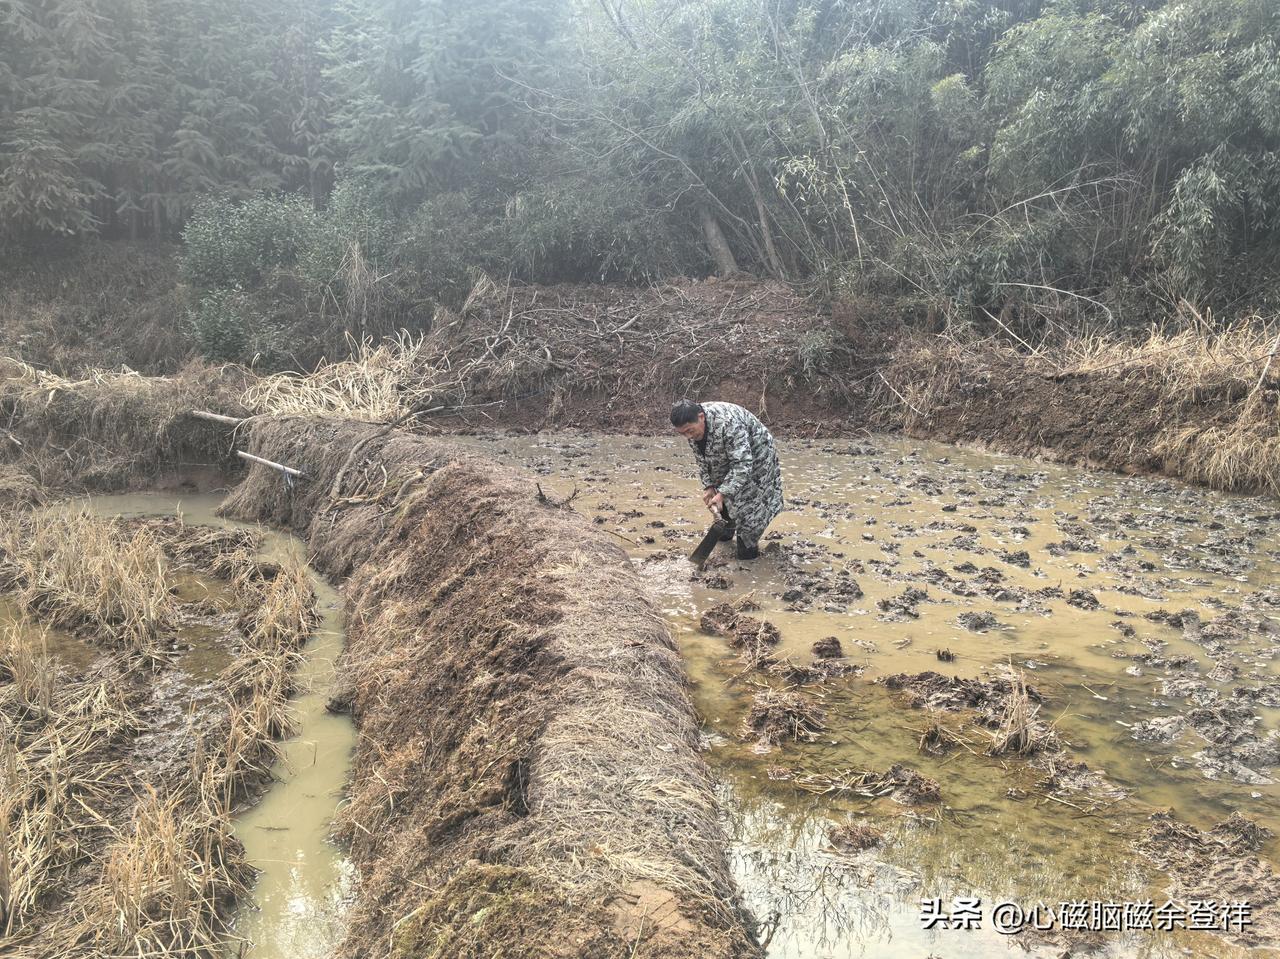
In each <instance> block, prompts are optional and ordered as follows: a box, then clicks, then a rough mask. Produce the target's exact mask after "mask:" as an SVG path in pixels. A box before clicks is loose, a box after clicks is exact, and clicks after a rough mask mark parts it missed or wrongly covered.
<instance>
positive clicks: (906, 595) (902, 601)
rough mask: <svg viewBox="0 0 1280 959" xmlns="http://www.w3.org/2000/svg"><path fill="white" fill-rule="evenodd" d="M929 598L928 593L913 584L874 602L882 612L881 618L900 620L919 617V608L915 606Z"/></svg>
mask: <svg viewBox="0 0 1280 959" xmlns="http://www.w3.org/2000/svg"><path fill="white" fill-rule="evenodd" d="M928 599H929V594H928V592H926V591H925V590H923V589H918V588H916V587H915V586H909V587H907V588H906V589H905V590H904V591H903V592H902V593H900V594H898V595H897V596H890V597H887V598H885V599H882V600H879V601H877V602H876V606H877V607H878V608H879V609H880V611H881V612H882V613H883V614H884V615H883V616H881V617H880V618H881V619H885V620H901V619H919V618H920V610H919V609H917V608H916V607H917V606H919V605H920V604H921V603H922V602H926V601H928Z"/></svg>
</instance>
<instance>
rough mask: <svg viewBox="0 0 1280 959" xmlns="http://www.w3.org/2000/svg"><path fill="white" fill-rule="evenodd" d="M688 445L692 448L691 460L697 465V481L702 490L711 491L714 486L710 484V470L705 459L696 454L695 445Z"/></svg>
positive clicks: (696, 448) (696, 445)
mask: <svg viewBox="0 0 1280 959" xmlns="http://www.w3.org/2000/svg"><path fill="white" fill-rule="evenodd" d="M689 445H690V446H692V447H693V458H694V459H695V460H696V461H697V463H698V479H700V480H702V488H703V489H704V490H707V489H711V488H712V487H714V486H715V484H714V483H713V482H711V470H709V469H708V468H707V458H706V457H705V456H703V455H702V454H701V453H699V452H698V444H697V443H690V444H689Z"/></svg>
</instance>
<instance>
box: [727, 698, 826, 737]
mask: <svg viewBox="0 0 1280 959" xmlns="http://www.w3.org/2000/svg"><path fill="white" fill-rule="evenodd" d="M825 728H826V712H825V711H824V710H823V709H822V707H821V706H818V705H817V704H815V703H812V702H810V701H809V700H808V699H806V698H805V697H803V696H801V695H800V694H799V693H792V692H779V691H778V690H774V689H766V690H763V691H761V692H759V693H756V696H755V699H754V700H753V701H752V703H751V711H750V712H748V713H747V716H746V718H745V719H744V720H743V721H742V736H743V738H744V739H751V738H754V739H755V740H756V741H757V743H758V744H759V745H761V746H778V745H781V744H782V743H785V742H809V743H811V742H814V741H815V740H816V739H817V738H818V735H819V734H820V733H821V732H822V730H824V729H825Z"/></svg>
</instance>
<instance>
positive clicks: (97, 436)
mask: <svg viewBox="0 0 1280 959" xmlns="http://www.w3.org/2000/svg"><path fill="white" fill-rule="evenodd" d="M252 379H253V375H252V374H251V373H249V372H248V371H246V370H241V369H237V368H235V367H231V366H223V367H217V368H214V367H208V366H203V365H201V364H198V363H192V364H190V365H188V366H186V367H184V368H183V369H181V370H180V371H179V372H177V373H175V374H173V375H172V376H164V377H154V376H142V375H140V374H137V373H132V372H127V371H126V372H107V371H99V372H95V373H92V374H87V375H85V376H84V377H83V378H81V379H77V380H69V379H65V378H63V377H60V376H56V375H54V374H52V373H48V372H45V371H43V370H39V369H37V368H35V367H33V366H30V365H28V364H26V363H22V362H19V361H17V360H13V359H10V358H6V357H3V356H0V465H4V466H6V467H8V469H7V470H6V472H5V473H4V474H3V476H0V498H4V497H5V496H6V494H7V493H9V492H10V491H11V490H12V489H15V488H16V487H17V486H18V485H19V484H30V485H34V486H36V487H45V488H47V489H66V490H90V491H94V492H106V491H115V490H123V489H132V488H137V489H141V488H153V489H154V488H158V487H163V486H170V485H178V484H180V483H181V484H184V485H188V486H190V485H199V486H201V487H202V488H205V487H211V486H215V485H218V483H219V482H220V480H221V478H222V477H223V476H226V475H234V474H236V473H237V472H238V471H239V461H238V460H237V459H236V458H235V456H234V452H233V449H234V448H233V443H234V438H233V437H232V435H231V433H230V431H229V430H228V429H227V428H226V427H225V426H222V425H220V424H214V423H208V422H205V421H203V420H199V419H196V418H194V417H192V416H190V415H189V414H190V412H191V411H192V410H196V409H210V410H215V411H218V412H222V413H229V414H231V415H235V416H240V415H244V413H245V410H244V408H243V407H242V406H241V405H240V399H239V398H240V396H241V393H242V392H243V390H244V388H245V386H246V385H247V384H248V383H249V382H250V381H251V380H252ZM24 476H25V479H24Z"/></svg>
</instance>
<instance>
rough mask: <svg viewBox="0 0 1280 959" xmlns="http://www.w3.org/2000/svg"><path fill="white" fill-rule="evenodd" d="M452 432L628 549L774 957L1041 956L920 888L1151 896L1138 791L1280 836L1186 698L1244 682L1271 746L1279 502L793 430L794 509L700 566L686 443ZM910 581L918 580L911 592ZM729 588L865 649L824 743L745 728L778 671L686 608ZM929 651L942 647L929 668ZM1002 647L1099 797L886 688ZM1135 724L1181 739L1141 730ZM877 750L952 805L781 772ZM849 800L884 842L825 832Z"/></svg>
mask: <svg viewBox="0 0 1280 959" xmlns="http://www.w3.org/2000/svg"><path fill="white" fill-rule="evenodd" d="M467 442H468V443H469V444H470V445H472V446H474V447H475V448H478V449H479V450H481V451H483V452H485V453H487V454H489V455H491V456H494V457H496V458H498V459H499V460H503V461H506V462H508V463H511V464H513V465H517V466H521V467H524V468H528V469H531V470H533V471H534V472H535V473H536V474H538V479H539V482H540V483H541V484H542V486H543V488H544V489H545V490H546V491H547V492H548V494H552V495H557V496H560V497H567V496H569V495H570V494H572V493H574V492H575V491H576V496H575V497H574V499H573V506H574V508H576V509H578V510H579V512H581V513H583V514H584V515H585V516H587V517H588V518H590V519H592V520H593V522H595V523H596V525H597V526H598V527H600V528H601V529H602V530H603V531H605V532H606V533H607V534H609V535H611V536H613V537H614V538H615V541H616V542H618V544H619V545H620V546H622V547H624V548H625V549H626V550H627V551H628V552H629V553H630V555H631V557H632V560H633V562H634V563H635V565H636V568H637V569H638V570H639V571H640V573H641V575H642V576H643V577H644V578H645V579H646V580H647V581H648V582H649V584H650V585H651V587H652V589H653V591H654V593H655V595H656V596H657V597H658V598H659V600H660V602H661V603H662V605H663V607H664V609H665V611H666V614H667V616H668V618H669V620H670V622H671V625H672V627H673V630H674V632H675V633H676V635H677V637H678V639H679V640H680V643H681V647H682V651H683V653H684V657H685V660H686V662H687V664H688V669H689V672H690V676H691V678H692V681H693V686H694V697H695V705H696V707H697V709H698V711H699V714H700V716H701V718H702V721H703V724H704V730H705V740H706V743H707V746H708V752H707V758H708V762H709V763H710V764H711V766H712V768H713V771H714V772H715V774H716V775H717V778H718V780H719V782H720V788H721V791H722V798H723V800H724V807H725V809H726V810H727V826H728V828H729V830H730V832H731V834H732V837H733V841H732V848H731V859H732V863H733V867H734V871H735V875H736V877H737V879H738V881H739V883H740V884H741V886H742V888H743V891H744V894H745V897H746V900H747V902H748V905H749V906H750V907H751V909H752V910H753V912H754V913H755V914H756V916H757V917H758V918H760V919H762V920H773V921H775V922H776V926H777V928H776V931H775V932H774V934H773V938H772V941H771V943H770V947H769V951H768V953H769V956H770V957H771V959H784V957H785V959H826V957H830V959H837V957H839V959H844V957H855V956H857V957H862V956H875V957H898V956H901V957H916V959H918V957H922V956H926V955H930V954H934V955H939V956H947V957H955V956H974V957H977V956H990V955H994V954H1003V953H1005V951H1006V950H1007V949H1016V950H1017V951H1018V952H1019V953H1020V954H1021V953H1023V951H1024V950H1026V949H1028V947H1029V948H1030V954H1032V955H1046V956H1049V955H1054V956H1056V955H1059V954H1061V953H1062V951H1063V945H1062V944H1061V943H1060V942H1053V941H1046V942H1043V943H1035V942H1031V943H1028V941H1027V939H1026V938H1025V937H1019V940H1018V941H1017V943H1016V944H1015V943H1014V942H1013V941H1012V940H1011V938H1010V937H1004V936H1000V935H998V934H997V933H995V932H994V931H991V930H990V929H989V928H988V929H984V930H982V931H976V930H965V931H954V930H952V931H939V930H936V929H935V930H926V929H924V928H923V924H922V922H921V920H920V910H921V899H922V898H924V897H932V896H939V897H942V898H943V900H944V901H949V900H950V899H951V898H952V897H954V896H958V895H959V896H980V897H983V898H984V899H985V901H987V902H988V903H990V902H992V901H994V900H997V899H1007V900H1015V901H1018V902H1022V903H1026V904H1028V905H1030V904H1031V903H1033V902H1035V901H1043V902H1045V903H1052V904H1057V903H1061V902H1064V901H1070V900H1100V901H1133V900H1140V899H1144V898H1153V899H1155V901H1156V902H1157V903H1159V902H1162V901H1163V899H1164V897H1163V890H1164V888H1165V881H1166V878H1167V877H1166V876H1164V875H1162V874H1161V872H1160V870H1158V869H1155V868H1153V867H1152V866H1151V864H1150V863H1149V862H1148V861H1146V860H1144V859H1143V858H1142V857H1141V856H1139V855H1138V853H1137V852H1136V850H1135V841H1136V840H1137V839H1138V838H1139V836H1140V835H1141V834H1142V833H1143V831H1144V829H1145V828H1146V826H1147V823H1148V817H1149V816H1150V815H1151V814H1152V813H1153V812H1154V811H1156V810H1162V809H1165V808H1172V809H1174V810H1175V811H1176V814H1177V816H1178V818H1179V819H1181V820H1184V821H1186V822H1189V823H1191V824H1193V825H1195V826H1196V827H1198V828H1201V829H1209V828H1210V827H1211V826H1212V825H1213V824H1214V823H1217V822H1219V821H1221V820H1223V819H1225V818H1226V817H1227V816H1228V815H1229V814H1230V813H1231V812H1233V811H1236V810H1238V811H1240V812H1242V813H1244V814H1245V815H1247V816H1248V817H1249V818H1251V819H1254V820H1257V821H1258V822H1260V823H1262V824H1263V825H1265V826H1268V827H1270V828H1271V829H1272V830H1278V831H1280V786H1278V785H1277V783H1276V780H1275V776H1274V775H1273V772H1272V769H1271V767H1269V766H1267V765H1266V764H1265V762H1263V763H1262V764H1261V765H1259V764H1258V763H1255V765H1254V766H1253V767H1247V766H1246V765H1244V764H1241V763H1234V764H1233V762H1234V761H1233V760H1223V759H1222V758H1221V757H1218V758H1215V757H1214V756H1213V755H1209V753H1211V752H1212V750H1207V749H1206V747H1207V745H1208V744H1207V742H1206V740H1205V738H1204V737H1203V736H1201V735H1198V734H1197V731H1196V729H1195V728H1194V723H1187V722H1186V717H1187V716H1188V715H1192V714H1193V709H1192V707H1193V706H1195V705H1196V703H1201V702H1206V701H1212V702H1216V701H1217V700H1214V699H1212V697H1215V696H1218V695H1221V696H1222V697H1223V698H1224V699H1225V698H1226V697H1229V696H1232V695H1234V694H1233V689H1234V688H1237V687H1243V688H1244V689H1245V691H1246V692H1248V693H1249V694H1250V695H1251V696H1254V697H1255V699H1256V702H1255V700H1254V699H1251V700H1250V702H1251V704H1252V705H1253V706H1254V708H1255V709H1256V713H1257V715H1258V717H1259V721H1260V724H1259V725H1258V727H1257V728H1256V730H1255V732H1256V733H1257V734H1258V736H1259V737H1260V741H1261V742H1264V743H1269V742H1271V741H1273V740H1271V739H1267V738H1265V737H1266V734H1268V733H1270V732H1272V731H1274V730H1276V729H1277V728H1278V727H1280V711H1278V710H1277V709H1276V708H1274V707H1273V706H1271V705H1270V703H1272V702H1277V701H1278V700H1276V699H1274V698H1273V697H1272V696H1271V695H1270V691H1272V690H1280V687H1277V686H1275V685H1274V684H1275V683H1276V681H1277V679H1278V678H1280V676H1278V674H1277V669H1276V665H1275V661H1274V656H1275V653H1276V651H1277V649H1278V648H1280V647H1278V646H1277V642H1276V638H1277V633H1278V632H1280V627H1278V624H1280V595H1277V591H1276V587H1275V585H1274V584H1276V582H1277V580H1276V575H1277V573H1278V572H1280V538H1277V535H1276V533H1275V529H1276V524H1275V522H1274V519H1275V518H1276V505H1275V504H1274V503H1273V502H1270V501H1267V500H1263V499H1255V498H1247V497H1233V496H1227V495H1220V494H1215V493H1212V492H1207V491H1203V490H1199V489H1194V488H1190V487H1187V486H1184V485H1182V484H1178V483H1175V482H1170V481H1166V480H1162V479H1149V478H1148V479H1135V478H1124V477H1119V476H1113V475H1109V474H1101V473H1094V472H1087V471H1082V470H1074V469H1067V468H1061V467H1055V466H1047V465H1044V464H1041V463H1037V462H1033V461H1029V460H1022V459H1017V458H1011V457H1001V456H994V455H985V454H980V453H975V452H966V451H961V450H956V449H954V448H951V447H946V446H942V445H939V444H930V443H920V442H914V441H910V440H906V439H901V438H884V437H874V438H869V439H867V440H857V441H850V440H841V441H825V442H823V441H813V442H784V443H782V444H780V456H781V460H782V464H783V472H784V480H785V485H786V493H787V498H788V509H787V511H786V512H785V513H784V514H783V515H782V516H781V517H779V519H778V520H777V521H776V522H775V524H774V526H773V529H772V535H771V538H767V539H766V541H765V542H764V543H763V544H762V545H764V546H766V547H767V548H768V552H767V554H766V555H765V556H763V557H762V558H761V559H760V560H759V561H757V562H756V563H753V564H743V563H738V562H736V561H735V560H733V559H732V558H731V556H729V557H727V558H726V556H725V555H723V554H724V550H723V548H722V549H721V550H720V551H718V553H717V557H713V561H712V565H711V566H710V567H709V569H708V573H709V575H705V576H696V575H694V574H693V572H692V570H691V567H690V565H689V564H688V562H687V560H686V558H685V557H686V556H687V554H688V553H689V552H690V551H691V550H692V548H693V546H694V544H695V543H696V542H697V540H698V539H699V538H701V535H702V533H703V532H704V531H705V528H706V522H707V521H706V517H705V511H704V510H703V508H702V506H701V503H700V501H699V500H698V498H697V493H698V482H697V477H696V471H695V469H694V466H693V462H692V456H691V453H690V452H689V450H688V448H687V446H686V444H685V443H684V442H683V441H679V440H678V438H671V439H668V438H656V439H640V438H635V437H608V436H605V437H600V436H583V435H567V434H565V435H551V436H549V435H541V436H534V437H523V436H494V437H478V438H473V439H469V440H468V441H467ZM850 581H853V582H855V583H856V584H857V585H856V588H852V587H850V586H849V583H850ZM913 589H914V590H917V591H919V592H920V593H923V594H924V596H923V598H917V599H916V600H914V601H913V602H910V603H903V602H902V598H903V596H904V594H905V593H906V591H908V590H913ZM744 598H749V599H750V600H751V601H752V602H753V603H755V604H757V605H758V607H759V610H758V611H757V612H755V613H754V615H756V616H759V617H762V618H764V619H767V620H768V621H769V622H771V623H773V624H775V625H776V626H777V627H778V628H779V630H780V631H781V636H782V639H781V643H780V644H779V646H778V647H777V649H776V651H775V653H776V655H778V656H790V657H792V658H794V659H795V660H796V661H802V662H808V661H809V660H810V659H811V653H810V647H811V646H812V644H813V643H814V641H815V640H819V639H823V638H826V637H832V636H834V637H836V638H837V639H838V640H839V641H840V643H841V645H842V647H843V652H844V661H845V662H846V663H848V664H850V665H855V666H857V667H860V670H861V672H860V675H855V676H850V677H845V678H842V679H838V680H834V681H831V682H828V683H825V684H823V685H821V686H817V687H806V688H805V695H806V696H808V697H810V698H812V699H813V700H815V701H816V702H818V703H819V704H820V705H821V707H822V709H823V710H824V712H825V723H826V728H825V729H824V730H823V732H822V734H821V735H820V736H819V737H818V739H817V741H816V742H812V743H804V742H801V743H794V744H793V743H784V744H783V745H779V746H774V747H772V748H764V749H762V748H760V746H758V745H757V744H756V743H755V742H754V741H753V738H752V737H749V736H744V735H743V734H742V731H741V724H742V720H743V718H744V716H745V715H746V713H747V711H748V709H749V708H750V705H751V701H752V696H753V694H755V693H756V692H758V691H759V690H760V689H761V688H762V687H763V686H764V685H765V684H766V683H768V684H771V685H776V682H775V681H774V680H772V679H768V678H759V677H758V676H757V675H756V674H748V673H746V672H745V671H744V670H743V668H742V666H741V664H740V663H739V662H738V661H737V660H736V658H735V651H734V650H732V649H730V648H729V646H728V643H727V642H726V640H725V639H724V638H722V637H718V636H711V635H708V634H706V633H704V632H703V631H702V630H701V629H700V627H699V617H700V616H701V614H702V613H704V612H705V611H706V610H707V609H708V608H710V607H712V606H713V605H715V604H717V603H722V602H725V601H735V600H742V599H744ZM1186 611H1190V612H1189V614H1187V615H1185V616H1184V615H1183V614H1184V613H1185V612H1186ZM975 617H978V618H976V619H975ZM1183 619H1185V623H1184V624H1183V625H1182V627H1181V628H1180V627H1179V623H1180V622H1181V621H1182V620H1183ZM1200 623H1203V624H1204V629H1203V630H1200V629H1199V624H1200ZM975 624H976V625H977V627H978V628H977V629H975V628H972V627H973V626H974V625H975ZM1192 624H1195V625H1196V628H1195V629H1192V628H1191V625H1192ZM1215 630H1216V631H1215ZM939 650H943V651H946V652H948V653H949V654H951V655H952V656H953V658H952V659H950V660H948V661H945V662H944V661H940V658H939V656H938V652H939ZM1010 668H1013V669H1016V670H1019V671H1021V672H1022V673H1024V674H1025V676H1026V677H1027V681H1028V682H1029V683H1031V684H1033V685H1034V687H1035V688H1036V689H1038V690H1039V691H1040V692H1041V693H1042V694H1043V695H1044V698H1045V701H1046V706H1045V713H1044V718H1045V719H1046V720H1047V721H1049V722H1051V723H1052V724H1053V726H1054V728H1055V729H1056V730H1057V732H1058V735H1059V736H1060V737H1061V738H1062V739H1063V740H1064V741H1065V742H1066V743H1067V746H1068V748H1067V756H1068V757H1069V758H1070V760H1071V761H1072V762H1084V763H1087V765H1088V767H1089V769H1090V770H1093V771H1096V772H1098V773H1100V774H1101V775H1103V776H1104V777H1105V780H1104V782H1105V787H1104V789H1103V792H1102V798H1101V799H1100V800H1099V799H1097V797H1096V795H1095V796H1093V797H1092V801H1085V800H1083V799H1080V798H1076V799H1074V800H1073V799H1072V798H1071V797H1072V795H1073V794H1070V793H1067V794H1063V795H1064V796H1065V798H1057V797H1056V796H1055V797H1054V798H1050V797H1049V795H1047V794H1046V790H1044V789H1042V788H1038V787H1037V781H1038V780H1040V779H1041V778H1042V777H1044V776H1045V771H1044V770H1043V769H1037V768H1035V767H1033V766H1032V765H1031V764H1030V763H1028V762H1026V761H1023V760H1020V759H1016V758H1006V759H996V758H991V757H988V756H986V755H985V750H984V748H983V746H984V743H982V742H978V741H976V740H975V741H972V742H971V744H970V745H971V747H972V748H969V749H958V750H954V751H951V752H949V753H947V754H946V755H940V756H934V755H930V754H928V753H926V752H922V750H921V748H920V738H921V736H922V734H923V732H924V731H925V729H926V727H928V725H929V723H930V720H931V716H930V714H929V713H928V712H927V711H925V710H922V709H911V708H909V707H907V706H904V704H903V702H902V700H901V697H899V696H897V695H895V694H893V693H891V692H890V690H888V689H886V688H885V686H884V685H881V684H877V683H875V680H876V679H877V678H882V677H885V676H889V675H891V674H896V673H903V672H905V673H913V674H914V673H920V672H924V671H928V670H933V671H937V672H940V673H944V674H946V675H948V676H952V675H954V676H962V677H978V676H982V675H987V676H991V675H998V674H1001V673H1002V672H1003V671H1005V670H1008V669H1010ZM1152 722H1155V723H1157V724H1167V725H1166V726H1160V727H1159V728H1168V729H1171V730H1173V731H1174V735H1172V736H1171V737H1170V738H1169V741H1166V742H1160V741H1153V740H1152V739H1150V738H1147V739H1142V738H1140V736H1139V735H1138V733H1139V732H1140V731H1141V730H1143V729H1146V728H1151V727H1149V726H1148V725H1146V724H1150V723H1152ZM979 732H981V731H979ZM1259 755H1261V752H1260V753H1259ZM1264 759H1265V757H1264ZM1270 761H1271V762H1276V761H1280V757H1271V758H1270ZM894 763H901V764H903V765H905V766H909V767H911V768H913V769H915V770H918V771H919V772H920V773H922V774H924V775H925V776H928V777H930V778H932V779H934V780H936V781H937V782H938V783H939V786H940V791H941V796H942V802H941V803H940V804H937V805H932V806H928V805H925V806H910V807H908V806H903V805H899V804H898V803H895V802H893V801H892V800H890V799H888V798H880V799H867V798H861V797H858V796H856V795H851V794H849V793H834V794H829V795H814V794H813V793H811V792H809V791H806V790H804V789H801V788H798V787H797V781H798V780H801V779H803V777H804V776H805V775H807V774H809V775H812V774H817V775H827V776H831V775H837V774H839V773H840V772H842V771H844V770H849V769H876V770H884V769H886V768H887V767H889V766H890V765H892V764H894ZM850 821H852V822H860V823H866V824H869V825H871V826H873V827H874V828H875V829H876V830H877V831H879V832H881V833H882V834H883V835H884V837H885V842H884V843H883V845H882V846H881V847H880V848H878V849H875V850H872V851H870V852H866V853H858V854H856V855H851V854H848V853H843V852H839V851H837V849H835V848H833V845H832V842H831V841H830V838H829V837H830V832H831V829H832V828H833V827H834V826H838V825H841V824H844V823H846V822H850ZM1278 852H1280V849H1278V847H1277V842H1276V840H1275V839H1271V840H1269V841H1268V842H1267V843H1266V845H1265V846H1264V847H1263V849H1262V850H1261V851H1260V853H1259V855H1260V856H1261V858H1262V859H1263V860H1264V861H1266V862H1268V863H1275V862H1276V861H1277V853H1278ZM1108 942H1109V943H1110V946H1111V948H1110V949H1109V950H1107V951H1108V952H1110V953H1111V954H1113V955H1124V956H1165V955H1185V954H1188V951H1189V952H1190V954H1194V955H1222V956H1227V955H1236V954H1239V953H1240V952H1241V950H1239V949H1238V948H1236V947H1235V946H1232V945H1231V944H1229V943H1226V942H1224V941H1222V940H1221V939H1219V938H1217V937H1213V936H1208V935H1205V934H1202V933H1201V934H1193V933H1189V932H1186V933H1181V932H1180V933H1173V934H1168V933H1143V934H1135V935H1134V936H1132V937H1130V938H1122V937H1118V936H1112V937H1110V938H1109V940H1108ZM1104 954H1105V953H1104Z"/></svg>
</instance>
